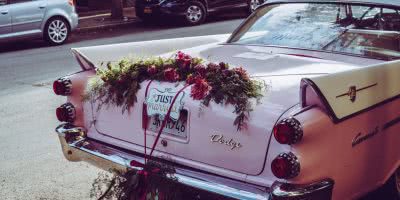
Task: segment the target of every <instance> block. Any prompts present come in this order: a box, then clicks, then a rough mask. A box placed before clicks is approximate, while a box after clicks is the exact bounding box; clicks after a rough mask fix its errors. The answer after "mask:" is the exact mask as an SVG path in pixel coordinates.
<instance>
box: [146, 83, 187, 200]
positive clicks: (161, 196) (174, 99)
mask: <svg viewBox="0 0 400 200" xmlns="http://www.w3.org/2000/svg"><path fill="white" fill-rule="evenodd" d="M152 81H153V80H151V81H150V82H149V83H148V84H147V87H146V92H145V99H147V94H148V90H149V87H150V85H151V83H152ZM188 86H189V85H185V86H184V87H183V88H181V89H180V90H179V91H178V92H177V93H176V95H175V96H174V98H173V100H172V102H171V105H170V106H169V108H168V112H167V114H166V115H165V118H164V120H163V122H162V124H161V127H160V130H159V131H158V133H157V136H156V140H155V141H154V143H153V146H152V147H151V151H150V154H149V156H150V157H151V156H152V155H153V152H154V149H155V147H156V145H157V143H158V140H159V139H160V136H161V133H162V131H163V130H164V128H165V125H166V124H167V121H168V119H169V116H170V114H171V110H172V107H173V105H174V104H175V101H176V99H177V98H178V96H179V94H180V93H181V92H182V91H183V90H184V89H186V88H187V87H188ZM147 125H148V116H147V104H146V103H145V102H143V110H142V126H143V129H144V163H145V167H146V163H147V150H146V149H147V141H146V135H147ZM159 171H160V169H158V168H154V169H152V170H151V172H147V171H146V170H145V169H144V170H141V171H138V175H140V176H142V177H143V179H144V183H142V184H143V188H145V190H144V191H143V193H142V195H141V196H140V198H139V199H140V200H145V199H146V196H147V193H148V189H147V177H148V176H149V173H158V172H159ZM158 199H161V200H162V199H164V195H163V194H162V193H161V192H159V198H158Z"/></svg>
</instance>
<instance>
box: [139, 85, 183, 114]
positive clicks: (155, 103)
mask: <svg viewBox="0 0 400 200" xmlns="http://www.w3.org/2000/svg"><path fill="white" fill-rule="evenodd" d="M178 91H179V88H176V87H156V88H151V89H150V90H149V95H148V96H147V99H146V104H147V114H148V115H149V116H154V115H159V116H160V118H161V119H164V117H165V116H166V115H167V112H168V109H169V107H170V106H171V103H172V100H173V99H174V97H175V95H176V94H177V93H178ZM184 97H185V92H184V91H182V92H181V93H179V95H178V97H177V98H176V100H175V103H174V105H173V106H172V109H171V113H170V118H171V119H172V120H174V121H176V120H178V119H179V114H180V111H181V110H182V108H183V105H184V101H183V98H184Z"/></svg>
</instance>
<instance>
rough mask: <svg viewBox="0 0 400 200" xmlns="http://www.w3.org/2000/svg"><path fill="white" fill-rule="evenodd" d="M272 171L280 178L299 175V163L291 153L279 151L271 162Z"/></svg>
mask: <svg viewBox="0 0 400 200" xmlns="http://www.w3.org/2000/svg"><path fill="white" fill-rule="evenodd" d="M271 171H272V173H273V174H274V175H275V176H276V177H277V178H280V179H291V178H294V177H296V176H297V175H299V173H300V163H299V161H298V159H297V157H296V156H295V155H294V154H293V153H292V152H289V153H281V154H279V155H278V156H277V157H276V158H275V159H274V160H273V161H272V163H271Z"/></svg>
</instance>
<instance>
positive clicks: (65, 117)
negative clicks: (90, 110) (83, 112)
mask: <svg viewBox="0 0 400 200" xmlns="http://www.w3.org/2000/svg"><path fill="white" fill-rule="evenodd" d="M56 115H57V119H58V120H59V121H61V122H73V121H74V120H75V107H74V105H72V104H71V103H65V104H63V105H61V106H60V107H58V108H57V109H56Z"/></svg>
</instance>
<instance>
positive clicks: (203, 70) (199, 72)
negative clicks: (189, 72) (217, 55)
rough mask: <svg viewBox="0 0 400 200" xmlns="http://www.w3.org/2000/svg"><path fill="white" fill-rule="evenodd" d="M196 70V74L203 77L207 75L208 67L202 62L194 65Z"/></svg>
mask: <svg viewBox="0 0 400 200" xmlns="http://www.w3.org/2000/svg"><path fill="white" fill-rule="evenodd" d="M194 71H195V72H196V75H199V76H201V77H203V78H205V77H206V73H207V69H206V67H205V66H204V65H202V64H200V65H196V66H195V67H194Z"/></svg>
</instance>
